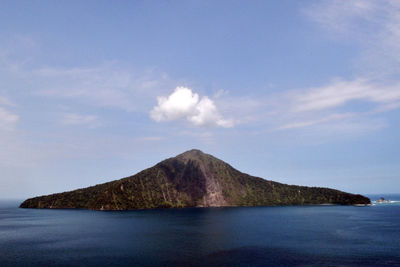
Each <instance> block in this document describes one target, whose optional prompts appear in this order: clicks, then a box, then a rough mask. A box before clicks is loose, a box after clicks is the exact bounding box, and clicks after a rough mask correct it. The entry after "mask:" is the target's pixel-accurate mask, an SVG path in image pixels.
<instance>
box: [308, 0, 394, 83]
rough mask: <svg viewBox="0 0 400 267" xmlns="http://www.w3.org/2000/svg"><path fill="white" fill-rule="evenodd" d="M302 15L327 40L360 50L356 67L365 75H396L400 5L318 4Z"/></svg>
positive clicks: (359, 0) (370, 1)
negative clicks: (321, 32) (353, 45)
mask: <svg viewBox="0 0 400 267" xmlns="http://www.w3.org/2000/svg"><path fill="white" fill-rule="evenodd" d="M304 12H305V14H307V16H308V17H309V18H310V19H311V20H312V21H314V22H316V23H317V25H320V26H321V27H322V28H323V29H324V31H325V33H326V35H327V36H329V37H330V38H333V39H336V40H338V41H342V42H351V43H356V44H357V45H358V46H360V48H361V50H360V51H361V52H360V55H359V57H358V58H357V59H356V62H355V65H356V67H357V69H358V70H360V71H362V72H364V73H365V75H368V76H369V77H371V76H372V77H381V76H387V75H393V74H399V72H400V61H399V60H398V59H399V58H400V2H399V1H390V0H387V1H381V0H356V1H340V0H333V1H317V2H315V4H313V5H311V6H310V7H308V8H307V9H304Z"/></svg>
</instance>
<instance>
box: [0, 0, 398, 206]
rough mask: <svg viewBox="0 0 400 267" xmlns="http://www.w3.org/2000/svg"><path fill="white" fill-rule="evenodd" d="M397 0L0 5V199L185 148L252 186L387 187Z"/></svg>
mask: <svg viewBox="0 0 400 267" xmlns="http://www.w3.org/2000/svg"><path fill="white" fill-rule="evenodd" d="M399 14H400V2H396V1H377V0H365V1H334V0H332V1H323V2H321V1H301V2H300V1H296V2H295V1H289V0H287V1H286V0H285V1H233V2H232V1H159V2H156V1H131V2H128V1H127V2H99V1H96V2H94V1H85V2H81V1H68V2H54V1H40V2H27V1H2V4H1V10H0V25H2V27H1V28H0V198H27V197H31V196H36V195H42V194H50V193H54V192H62V191H67V190H72V189H76V188H81V187H85V186H89V185H93V184H99V183H103V182H106V181H111V180H114V179H117V178H122V177H126V176H129V175H132V174H135V173H136V172H138V171H140V170H142V169H144V168H147V167H150V166H152V165H154V164H155V163H157V162H159V161H161V160H163V159H165V158H168V157H173V156H176V155H177V154H179V153H182V152H183V151H186V150H189V149H192V148H198V149H201V150H202V151H204V152H206V153H210V154H213V155H215V156H216V157H218V158H222V159H224V160H225V161H226V162H228V163H230V164H231V165H232V166H233V167H235V168H237V169H240V170H241V171H243V172H245V173H249V174H251V175H254V176H259V177H264V178H268V179H271V180H275V181H278V182H282V183H288V184H298V185H310V186H322V187H331V188H336V189H339V190H343V191H347V192H352V193H361V194H366V193H396V191H398V189H397V188H400V164H399V162H400V142H399V137H400V120H399V118H400V78H399V77H400V75H399V74H400V73H399V72H400V71H399V70H400V63H399V62H400V61H399V60H398V59H399V58H400V31H399V30H398V29H400V19H399Z"/></svg>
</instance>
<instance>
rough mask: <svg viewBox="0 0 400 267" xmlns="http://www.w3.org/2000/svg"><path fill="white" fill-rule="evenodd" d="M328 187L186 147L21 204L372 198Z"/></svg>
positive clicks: (127, 206) (129, 205)
mask: <svg viewBox="0 0 400 267" xmlns="http://www.w3.org/2000/svg"><path fill="white" fill-rule="evenodd" d="M369 203H370V200H369V199H368V198H366V197H364V196H361V195H354V194H349V193H345V192H341V191H338V190H334V189H329V188H320V187H306V186H295V185H286V184H281V183H278V182H273V181H268V180H265V179H262V178H258V177H254V176H250V175H248V174H245V173H242V172H240V171H238V170H236V169H234V168H233V167H231V166H230V165H229V164H227V163H225V162H224V161H222V160H220V159H217V158H215V157H213V156H211V155H209V154H205V153H203V152H201V151H200V150H197V149H193V150H189V151H186V152H184V153H182V154H180V155H178V156H176V157H173V158H169V159H166V160H164V161H161V162H160V163H158V164H156V165H155V166H153V167H151V168H148V169H146V170H143V171H141V172H139V173H137V174H135V175H133V176H130V177H126V178H123V179H120V180H116V181H112V182H108V183H104V184H100V185H95V186H91V187H87V188H83V189H77V190H74V191H70V192H64V193H58V194H53V195H48V196H41V197H35V198H30V199H27V200H25V201H24V202H23V203H22V204H21V205H20V207H21V208H61V209H62V208H80V209H94V210H131V209H151V208H174V207H221V206H268V205H307V204H340V205H353V204H369Z"/></svg>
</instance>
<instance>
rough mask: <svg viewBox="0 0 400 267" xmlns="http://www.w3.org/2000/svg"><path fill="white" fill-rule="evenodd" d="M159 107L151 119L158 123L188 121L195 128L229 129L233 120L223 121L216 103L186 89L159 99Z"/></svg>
mask: <svg viewBox="0 0 400 267" xmlns="http://www.w3.org/2000/svg"><path fill="white" fill-rule="evenodd" d="M157 102H158V105H157V106H155V107H154V108H153V109H152V110H151V111H150V117H151V118H152V119H153V120H155V121H157V122H161V121H173V120H186V121H188V122H189V123H191V124H192V125H194V126H199V127H204V126H205V127H213V126H220V127H224V128H229V127H233V126H234V122H233V120H226V119H223V118H222V116H221V115H220V113H219V112H218V109H217V107H216V105H215V103H214V102H213V101H212V100H211V99H210V98H208V97H207V96H204V97H202V98H201V99H200V97H199V95H198V94H197V93H194V92H192V90H191V89H189V88H186V87H177V88H175V90H174V92H173V93H172V94H171V95H169V96H168V97H164V96H160V97H158V98H157Z"/></svg>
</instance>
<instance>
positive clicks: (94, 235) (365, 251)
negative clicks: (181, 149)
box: [0, 194, 400, 267]
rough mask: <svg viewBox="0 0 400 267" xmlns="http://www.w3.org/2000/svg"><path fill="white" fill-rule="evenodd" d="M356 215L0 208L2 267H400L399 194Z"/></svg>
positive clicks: (321, 210)
mask: <svg viewBox="0 0 400 267" xmlns="http://www.w3.org/2000/svg"><path fill="white" fill-rule="evenodd" d="M369 197H370V198H371V200H376V199H378V198H380V197H384V198H385V199H390V200H392V201H391V202H390V203H383V204H379V203H376V204H374V205H371V206H367V207H357V206H336V205H328V206H324V205H321V206H285V207H284V206H282V207H229V208H184V209H157V210H137V211H92V210H38V209H19V208H18V205H19V204H20V202H21V201H15V200H3V201H0V266H2V267H3V266H400V194H393V195H369Z"/></svg>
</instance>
